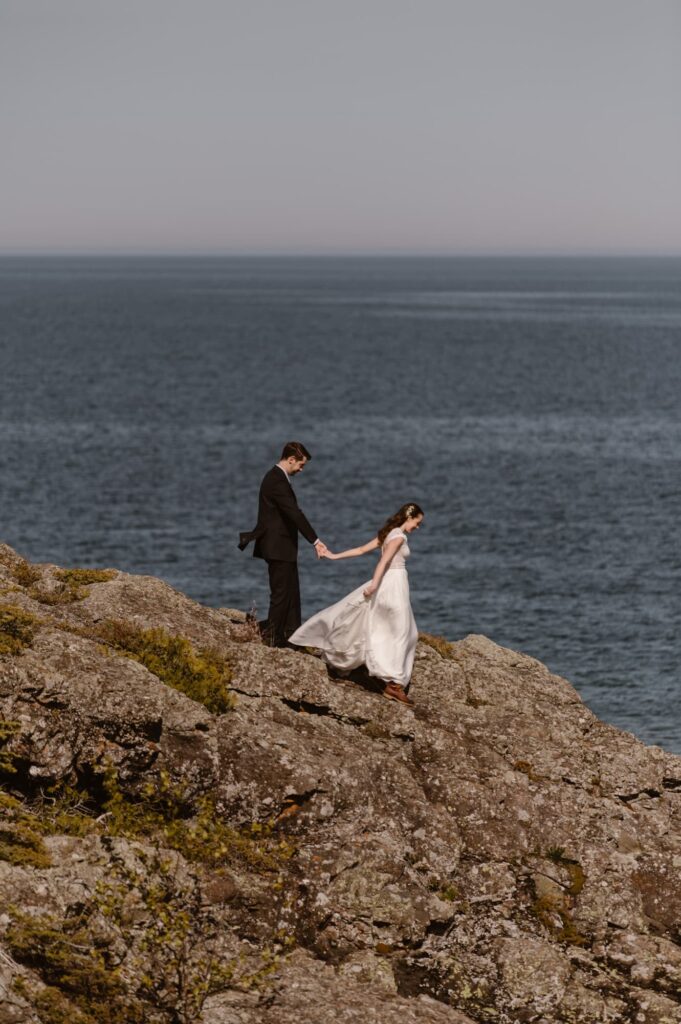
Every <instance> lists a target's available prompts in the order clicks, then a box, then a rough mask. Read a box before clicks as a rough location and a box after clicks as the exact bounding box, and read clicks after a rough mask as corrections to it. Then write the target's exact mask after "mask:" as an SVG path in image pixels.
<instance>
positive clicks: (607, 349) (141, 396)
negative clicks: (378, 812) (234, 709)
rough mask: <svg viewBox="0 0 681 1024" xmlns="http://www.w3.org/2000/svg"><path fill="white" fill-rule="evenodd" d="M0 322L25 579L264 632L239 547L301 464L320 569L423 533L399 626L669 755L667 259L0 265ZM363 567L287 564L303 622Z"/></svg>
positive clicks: (673, 445)
mask: <svg viewBox="0 0 681 1024" xmlns="http://www.w3.org/2000/svg"><path fill="white" fill-rule="evenodd" d="M0 310H1V314H2V321H1V322H2V336H1V341H0V419H1V421H2V436H3V442H4V443H3V444H2V446H1V447H0V467H1V476H0V479H1V480H2V498H1V503H0V510H1V512H2V535H1V537H0V539H2V540H4V541H6V542H7V543H9V544H11V545H12V546H13V547H16V548H17V549H18V550H19V551H20V552H21V553H22V554H23V555H25V556H26V557H27V558H29V559H31V560H32V561H50V562H57V563H59V564H63V565H92V566H95V565H96V566H100V565H101V566H109V565H111V566H117V567H119V568H122V569H125V570H127V571H130V572H134V573H149V574H153V575H158V576H161V577H163V578H164V579H166V580H168V581H169V582H170V583H171V584H172V585H173V586H176V587H178V588H179V589H180V590H183V591H185V592H186V593H187V594H189V595H190V596H191V597H194V598H196V599H198V600H200V601H203V602H206V603H208V604H211V605H222V606H225V605H227V606H232V607H240V608H244V609H247V608H250V607H251V606H252V605H253V604H255V605H257V608H258V611H259V612H260V613H263V614H264V612H265V611H266V605H267V586H266V573H265V569H264V565H263V564H262V563H261V562H259V561H258V560H256V559H253V558H251V557H250V554H249V553H241V552H239V551H238V550H237V547H236V542H237V533H238V531H239V530H241V529H247V528H249V527H251V526H252V525H253V524H254V521H255V514H256V506H257V491H258V485H259V483H260V479H261V477H262V475H263V473H264V472H265V470H266V469H267V468H268V467H269V466H270V465H271V464H272V463H273V462H274V461H276V458H277V456H278V454H279V449H280V447H281V444H282V442H283V441H286V440H289V439H296V440H302V441H303V442H304V443H305V444H306V445H307V447H308V448H309V449H310V450H311V452H312V455H313V458H312V461H311V463H310V465H309V466H308V467H306V469H305V471H304V472H303V473H302V474H301V475H300V476H299V477H297V478H296V481H295V486H296V490H297V493H298V496H299V501H300V503H301V505H302V506H303V508H304V510H305V512H306V514H307V515H308V518H309V519H310V520H311V522H312V524H313V526H314V527H315V529H316V530H317V531H318V532H319V534H320V536H321V537H322V539H323V540H325V541H326V543H327V544H329V545H330V546H331V547H332V548H336V549H338V548H342V547H347V546H350V545H356V544H359V543H360V542H364V541H366V540H368V539H369V538H370V537H371V536H372V533H373V532H374V531H375V530H376V528H377V527H378V526H380V524H381V523H382V522H383V520H384V519H385V518H386V516H387V515H388V514H390V513H391V512H393V511H395V509H397V508H398V507H399V505H401V504H402V503H403V502H405V501H417V502H418V503H419V504H420V505H422V507H423V508H424V509H425V512H426V517H425V520H424V525H423V528H422V530H420V531H419V532H418V534H416V535H415V537H414V538H413V539H412V542H411V548H412V557H411V559H410V562H409V574H410V583H411V595H412V604H413V607H414V612H415V615H416V620H417V623H418V625H419V627H420V628H421V629H423V630H426V631H428V632H431V633H437V634H443V635H444V636H446V637H448V638H449V639H457V638H459V637H462V636H464V635H465V634H467V633H471V632H475V633H484V634H486V635H487V636H489V637H491V638H492V639H493V640H495V641H497V642H498V643H501V644H504V645H506V646H509V647H512V648H515V649H517V650H521V651H524V652H526V653H529V654H531V655H534V656H535V657H537V658H539V659H541V660H542V661H545V662H546V663H547V664H548V665H549V667H550V668H551V669H552V670H553V671H554V672H556V673H558V674H560V675H564V676H565V677H566V678H568V679H569V680H570V681H571V682H572V683H574V684H575V685H576V686H577V688H578V689H579V691H580V693H581V695H582V696H583V698H584V699H585V701H586V702H587V703H588V705H589V706H590V707H591V708H592V709H593V710H594V711H595V712H596V713H597V714H598V715H599V716H600V717H601V718H603V719H604V720H606V721H608V722H612V723H613V724H615V725H618V726H621V727H623V728H626V729H629V730H631V731H633V732H634V733H636V734H637V735H638V736H639V737H641V739H643V740H645V741H646V742H650V743H658V744H660V745H661V746H662V747H664V748H666V749H667V750H670V751H675V752H677V753H681V701H679V676H680V670H679V624H680V623H681V614H680V612H681V607H680V605H681V596H680V595H681V543H680V541H681V537H680V526H679V520H680V516H679V507H680V498H681V472H680V470H681V465H680V463H681V405H680V403H679V395H681V330H680V328H681V259H677V258H668V259H663V258H660V259H654V258H649V259H636V258H627V259H604V258H603V259H595V258H594V259H583V258H580V259H577V258H574V259H562V258H553V259H530V258H524V259H517V258H516V259H514V258H496V259H495V258H480V259H466V258H420V259H417V258H332V257H327V258H272V259H269V258H267V259H266V258H236V257H235V258H217V257H216V258H199V257H197V258H191V259H189V258H179V257H178V258H156V257H154V258H151V257H150V258H127V257H126V258H96V257H92V258H75V257H74V258H3V259H2V260H0ZM373 565H374V562H373V560H372V556H367V557H366V558H363V559H353V560H349V561H346V562H340V563H327V562H323V563H320V562H317V561H316V560H315V559H314V556H313V554H312V552H311V550H310V549H309V547H308V545H306V544H305V542H303V544H302V547H301V554H300V567H301V582H302V589H303V604H304V608H303V614H304V615H309V614H312V612H314V611H316V610H317V609H319V608H321V607H322V606H324V605H327V604H330V603H332V602H333V601H335V600H337V599H339V598H340V597H341V596H343V595H344V594H346V593H347V592H349V591H350V590H351V589H353V588H354V587H355V586H357V585H358V584H359V583H360V582H361V581H362V580H364V579H367V578H368V577H369V576H370V575H371V572H372V569H373ZM414 697H415V699H416V701H418V693H415V694H414Z"/></svg>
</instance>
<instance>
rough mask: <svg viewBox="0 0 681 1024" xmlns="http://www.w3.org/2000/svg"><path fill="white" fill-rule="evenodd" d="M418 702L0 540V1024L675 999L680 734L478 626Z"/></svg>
mask: <svg viewBox="0 0 681 1024" xmlns="http://www.w3.org/2000/svg"><path fill="white" fill-rule="evenodd" d="M411 692H412V695H413V697H414V699H415V701H416V707H415V709H414V710H413V711H411V710H409V709H406V708H404V707H401V706H399V705H397V704H394V703H391V702H389V701H386V700H385V699H384V698H382V697H381V695H380V693H378V692H377V691H376V689H375V688H373V687H372V684H371V680H367V679H363V678H361V677H356V678H355V679H351V680H347V679H339V678H331V677H330V676H329V674H328V673H327V670H326V668H325V666H324V665H323V663H322V662H321V661H320V660H319V659H318V658H317V657H315V656H314V654H312V653H309V654H308V653H303V652H300V653H298V652H295V651H289V650H282V651H279V650H271V649H269V648H266V647H264V646H263V645H262V644H261V643H260V642H259V640H258V639H257V638H256V637H255V636H254V635H253V632H252V630H251V629H250V627H249V624H248V623H247V622H246V621H245V617H244V616H243V615H242V614H240V613H239V612H231V611H229V610H224V609H223V610H215V609H211V608H205V607H201V606H199V605H197V604H195V603H193V602H192V601H190V600H189V599H188V598H186V597H184V596H183V595H182V594H180V593H178V592H177V591H175V590H173V589H172V588H171V587H169V586H167V585H166V584H164V583H162V582H161V581H159V580H157V579H153V578H150V577H135V576H129V575H126V574H124V573H120V572H116V571H115V570H111V571H107V572H97V571H88V570H60V569H58V568H57V567H55V566H50V565H37V566H36V565H30V564H29V563H27V562H26V561H24V560H23V559H22V558H20V556H19V555H17V554H16V553H15V552H14V551H12V550H11V549H10V548H8V547H0V772H1V776H0V781H1V782H2V789H1V790H0V810H2V823H1V825H0V996H1V997H2V1009H1V1010H0V1024H33V1022H37V1021H42V1022H46V1024H59V1022H66V1021H69V1022H73V1024H92V1022H100V1021H102V1022H108V1024H129V1022H133V1024H134V1022H138V1021H139V1022H147V1021H149V1022H159V1024H161V1022H177V1024H188V1022H195V1021H203V1022H205V1024H261V1022H262V1024H289V1022H291V1024H292V1022H296V1024H333V1022H358V1024H364V1022H376V1024H379V1022H380V1024H393V1022H394V1024H410V1022H423V1024H426V1022H428V1024H467V1022H483V1021H485V1022H487V1021H494V1022H497V1024H504V1022H512V1021H522V1022H531V1021H535V1022H554V1021H555V1022H559V1021H560V1022H566V1024H567V1022H574V1024H578V1022H579V1024H595V1022H598V1021H603V1022H605V1021H607V1022H612V1024H625V1022H627V1024H634V1022H637V1024H638V1022H640V1024H673V1022H680V1021H681V885H680V884H679V876H680V872H679V869H680V868H681V758H678V757H674V756H672V755H669V754H666V753H665V752H663V751H662V750H660V749H658V748H656V747H646V746H644V745H643V744H642V743H640V742H639V741H637V740H636V739H635V738H634V737H633V736H631V735H629V734H627V733H624V732H620V731H618V730H617V729H615V728H613V727H611V726H608V725H605V724H603V723H602V722H600V721H599V720H598V719H597V718H596V717H595V716H594V715H593V714H592V713H591V712H590V711H589V710H588V709H587V708H586V707H585V706H584V704H583V703H582V701H581V700H580V698H579V696H578V694H577V693H576V692H575V690H574V689H573V688H572V687H571V686H570V684H569V683H567V682H566V681H565V680H563V679H561V678H558V677H556V676H554V675H552V674H551V673H550V672H549V671H548V670H547V669H546V668H545V667H544V666H543V665H541V664H540V663H539V662H537V661H535V660H534V659H532V658H529V657H526V656H523V655H521V654H517V653H516V652H514V651H509V650H505V649H503V648H500V647H498V646H496V645H495V644H494V643H492V642H491V641H490V640H487V639H485V638H484V637H481V636H469V637H467V638H466V639H464V640H461V641H459V642H457V643H447V642H445V641H443V640H439V639H437V638H433V637H424V638H423V640H422V642H421V643H420V644H419V647H418V650H417V656H416V664H415V670H414V676H413V682H412V691H411Z"/></svg>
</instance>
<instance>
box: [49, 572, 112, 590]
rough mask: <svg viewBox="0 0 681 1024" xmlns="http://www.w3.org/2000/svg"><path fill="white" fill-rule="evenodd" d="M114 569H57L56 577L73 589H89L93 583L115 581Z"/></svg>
mask: <svg viewBox="0 0 681 1024" xmlns="http://www.w3.org/2000/svg"><path fill="white" fill-rule="evenodd" d="M116 575H117V573H116V571H115V570H114V569H57V571H56V573H55V576H56V577H57V579H58V580H61V582H62V583H66V584H68V585H69V586H72V587H89V586H92V584H93V583H108V582H109V580H113V579H115V577H116Z"/></svg>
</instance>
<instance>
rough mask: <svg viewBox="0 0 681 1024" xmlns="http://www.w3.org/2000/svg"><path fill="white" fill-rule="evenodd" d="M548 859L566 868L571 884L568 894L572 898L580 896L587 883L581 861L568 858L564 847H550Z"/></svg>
mask: <svg viewBox="0 0 681 1024" xmlns="http://www.w3.org/2000/svg"><path fill="white" fill-rule="evenodd" d="M546 859H547V860H550V861H552V863H554V864H560V866H561V867H563V868H565V870H566V871H567V873H568V875H569V876H570V884H569V886H568V888H567V892H568V893H569V895H570V896H579V894H580V892H581V891H582V889H583V888H584V883H585V882H586V874H585V872H584V868H583V867H582V865H581V864H580V863H579V861H577V860H574V858H572V857H568V856H567V855H566V853H565V848H564V847H562V846H550V847H549V849H548V850H547V851H546Z"/></svg>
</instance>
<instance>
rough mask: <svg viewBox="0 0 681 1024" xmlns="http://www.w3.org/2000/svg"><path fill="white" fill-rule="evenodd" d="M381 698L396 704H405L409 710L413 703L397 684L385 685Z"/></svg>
mask: <svg viewBox="0 0 681 1024" xmlns="http://www.w3.org/2000/svg"><path fill="white" fill-rule="evenodd" d="M383 696H384V697H387V699H388V700H396V701H397V703H398V704H406V705H407V707H409V708H413V707H414V701H413V700H412V699H411V697H408V696H407V694H406V693H405V692H404V687H402V686H400V685H399V683H386V687H385V689H384V691H383Z"/></svg>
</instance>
